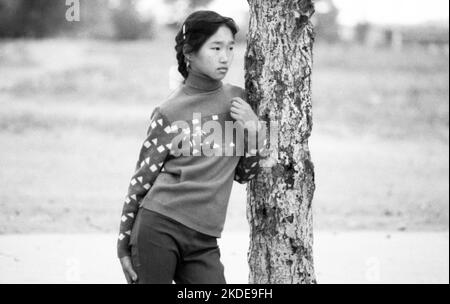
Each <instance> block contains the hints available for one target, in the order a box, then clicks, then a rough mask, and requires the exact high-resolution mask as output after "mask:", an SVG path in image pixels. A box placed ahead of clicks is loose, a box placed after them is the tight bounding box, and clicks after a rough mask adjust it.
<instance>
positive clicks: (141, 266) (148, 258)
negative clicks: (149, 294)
mask: <svg viewBox="0 0 450 304" xmlns="http://www.w3.org/2000/svg"><path fill="white" fill-rule="evenodd" d="M131 259H132V264H133V267H134V270H135V271H136V273H137V275H138V283H139V284H172V281H175V283H177V284H226V282H225V276H224V267H223V265H222V263H221V262H220V250H219V247H218V245H217V238H216V237H213V236H209V235H206V234H203V233H200V232H197V231H195V230H193V229H190V228H188V227H186V226H184V225H182V224H180V223H178V222H176V221H175V220H173V219H171V218H169V217H166V216H164V215H162V214H159V213H156V212H153V211H151V210H147V209H144V208H141V209H140V210H139V212H138V214H137V218H136V222H135V224H134V226H133V231H132V235H131Z"/></svg>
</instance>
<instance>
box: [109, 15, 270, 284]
mask: <svg viewBox="0 0 450 304" xmlns="http://www.w3.org/2000/svg"><path fill="white" fill-rule="evenodd" d="M237 31H238V29H237V26H236V24H235V22H234V21H233V20H232V19H231V18H226V17H223V16H221V15H219V14H217V13H215V12H212V11H197V12H195V13H193V14H191V15H190V16H189V17H188V18H187V19H186V21H185V22H184V24H183V26H182V28H181V29H180V31H179V32H178V34H177V36H176V47H175V50H176V52H177V59H178V71H179V72H180V74H181V75H182V76H183V78H184V79H185V80H184V83H183V84H182V85H181V86H180V87H179V89H178V90H176V91H175V92H174V93H173V94H172V96H171V97H170V98H169V99H168V100H167V101H165V102H164V103H162V104H161V105H160V106H158V107H157V108H156V109H155V110H154V111H153V113H152V115H151V122H150V127H149V129H148V132H147V138H146V139H145V141H144V143H143V145H142V148H141V151H140V155H139V160H138V162H137V164H136V171H135V174H134V175H133V177H132V179H131V183H130V186H129V188H128V195H127V196H126V198H125V203H124V207H123V213H122V218H121V224H120V233H119V240H118V257H119V258H120V262H121V264H122V268H123V271H124V274H125V277H126V280H127V282H128V283H163V284H171V283H172V281H175V283H181V284H191V283H196V284H201V283H216V284H220V283H221V284H225V283H226V281H225V277H224V267H223V265H222V263H221V262H220V250H219V247H218V245H217V238H219V237H220V236H221V232H222V229H223V225H224V222H225V215H226V211H227V205H228V200H229V197H230V192H231V188H232V184H233V181H237V182H239V183H241V184H243V183H246V182H248V181H249V180H251V179H253V178H254V177H255V176H256V174H257V173H258V171H259V168H260V167H259V160H260V157H261V155H262V154H263V153H264V152H265V148H264V144H263V143H262V142H261V139H260V138H259V137H258V132H261V131H262V129H261V128H262V125H260V124H259V123H258V122H257V120H258V117H257V115H256V114H255V113H254V112H253V110H252V109H251V107H250V105H249V104H248V103H246V102H245V101H244V100H243V98H244V94H245V92H244V90H243V89H241V88H239V87H236V86H233V85H229V84H223V83H222V79H223V78H224V77H225V76H226V74H227V72H228V69H229V68H230V65H231V62H232V60H233V47H234V44H235V41H234V37H235V35H236V33H237ZM199 114H200V115H201V116H196V115H199ZM208 121H209V122H215V123H218V124H220V126H222V127H224V126H225V123H226V122H233V123H237V124H238V125H239V126H240V127H241V128H246V129H247V131H248V138H246V137H245V138H244V139H245V140H244V154H243V155H242V156H234V154H233V156H223V154H224V153H223V152H224V151H225V150H226V149H230V148H231V149H233V151H234V149H236V150H238V147H236V144H235V143H230V144H229V145H228V144H227V143H224V141H220V140H216V137H214V141H212V140H211V139H210V137H208V138H205V136H204V135H206V133H205V132H204V130H202V129H201V126H199V125H200V123H204V122H208ZM175 122H176V123H175ZM179 122H187V123H185V124H184V125H181V123H180V126H177V124H178V123H179ZM248 122H255V123H251V124H249V123H248ZM244 125H245V127H244ZM179 128H181V129H183V132H181V137H180V135H179V134H177V133H178V132H175V131H178V130H179ZM191 130H192V131H193V133H194V134H193V135H192V136H191V134H190V131H191ZM186 134H189V135H186ZM177 138H181V140H182V143H183V147H185V145H184V144H186V143H187V146H188V148H189V149H188V150H189V151H188V152H191V153H192V156H191V154H190V155H189V156H185V155H183V156H179V155H178V154H179V153H178V154H177V153H175V151H176V149H178V148H179V145H178V144H174V142H176V139H177ZM198 139H201V144H200V146H202V147H201V148H199V142H198ZM196 141H197V142H196ZM225 145H227V147H225ZM256 146H258V147H259V148H257V149H250V147H256ZM211 147H212V148H211ZM205 148H209V149H212V150H214V151H215V153H218V154H214V156H204V155H199V153H201V151H202V149H205ZM228 151H229V150H228ZM217 155H219V156H217Z"/></svg>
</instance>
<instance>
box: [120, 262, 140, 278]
mask: <svg viewBox="0 0 450 304" xmlns="http://www.w3.org/2000/svg"><path fill="white" fill-rule="evenodd" d="M120 264H122V270H123V273H124V274H125V279H127V283H128V284H134V283H136V282H137V280H138V276H137V274H136V272H135V271H134V269H133V264H132V263H131V257H129V256H125V257H123V258H121V259H120Z"/></svg>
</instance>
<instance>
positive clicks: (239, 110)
mask: <svg viewBox="0 0 450 304" xmlns="http://www.w3.org/2000/svg"><path fill="white" fill-rule="evenodd" d="M230 114H231V117H233V119H235V120H237V121H238V122H240V123H241V124H242V126H243V127H246V128H247V129H248V130H249V131H251V132H256V131H257V130H258V116H257V115H256V114H255V112H253V109H252V108H251V106H250V105H249V104H248V103H247V102H246V101H245V100H243V99H242V98H239V97H235V98H233V99H231V110H230Z"/></svg>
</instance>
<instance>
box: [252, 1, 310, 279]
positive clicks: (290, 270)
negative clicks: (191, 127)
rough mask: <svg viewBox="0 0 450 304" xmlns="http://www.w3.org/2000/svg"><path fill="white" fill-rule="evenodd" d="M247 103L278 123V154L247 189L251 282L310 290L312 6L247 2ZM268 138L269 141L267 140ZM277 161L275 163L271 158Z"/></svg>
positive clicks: (261, 116)
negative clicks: (302, 286) (298, 285)
mask: <svg viewBox="0 0 450 304" xmlns="http://www.w3.org/2000/svg"><path fill="white" fill-rule="evenodd" d="M248 3H249V5H250V23H249V34H248V38H247V39H248V48H247V52H246V62H245V69H246V77H245V86H246V89H247V93H248V95H247V100H248V102H249V103H250V105H252V107H253V109H254V110H255V112H256V113H257V114H258V116H259V118H260V120H264V121H266V122H267V123H269V122H270V121H272V122H273V121H275V122H278V140H277V143H271V147H273V146H274V145H275V148H274V150H275V149H276V150H277V151H276V153H275V154H272V155H271V157H269V158H268V159H266V160H265V161H263V162H261V165H262V169H261V172H260V174H259V175H258V176H257V177H256V178H255V179H254V180H252V181H251V182H250V183H249V184H248V188H247V190H248V191H247V193H248V197H247V219H248V221H249V224H250V233H251V236H250V237H251V241H250V248H249V252H248V262H249V266H250V275H249V283H256V284H261V283H262V284H265V283H274V284H279V283H316V277H315V273H314V265H313V252H312V246H313V231H312V208H311V203H312V199H313V194H314V190H315V183H314V166H313V163H312V162H311V157H310V153H309V148H308V138H309V136H310V134H311V129H312V113H311V71H312V47H313V41H314V32H313V27H312V24H311V22H310V18H311V16H312V15H313V13H314V5H313V3H312V0H248ZM271 138H272V137H271ZM274 155H275V156H274Z"/></svg>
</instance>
